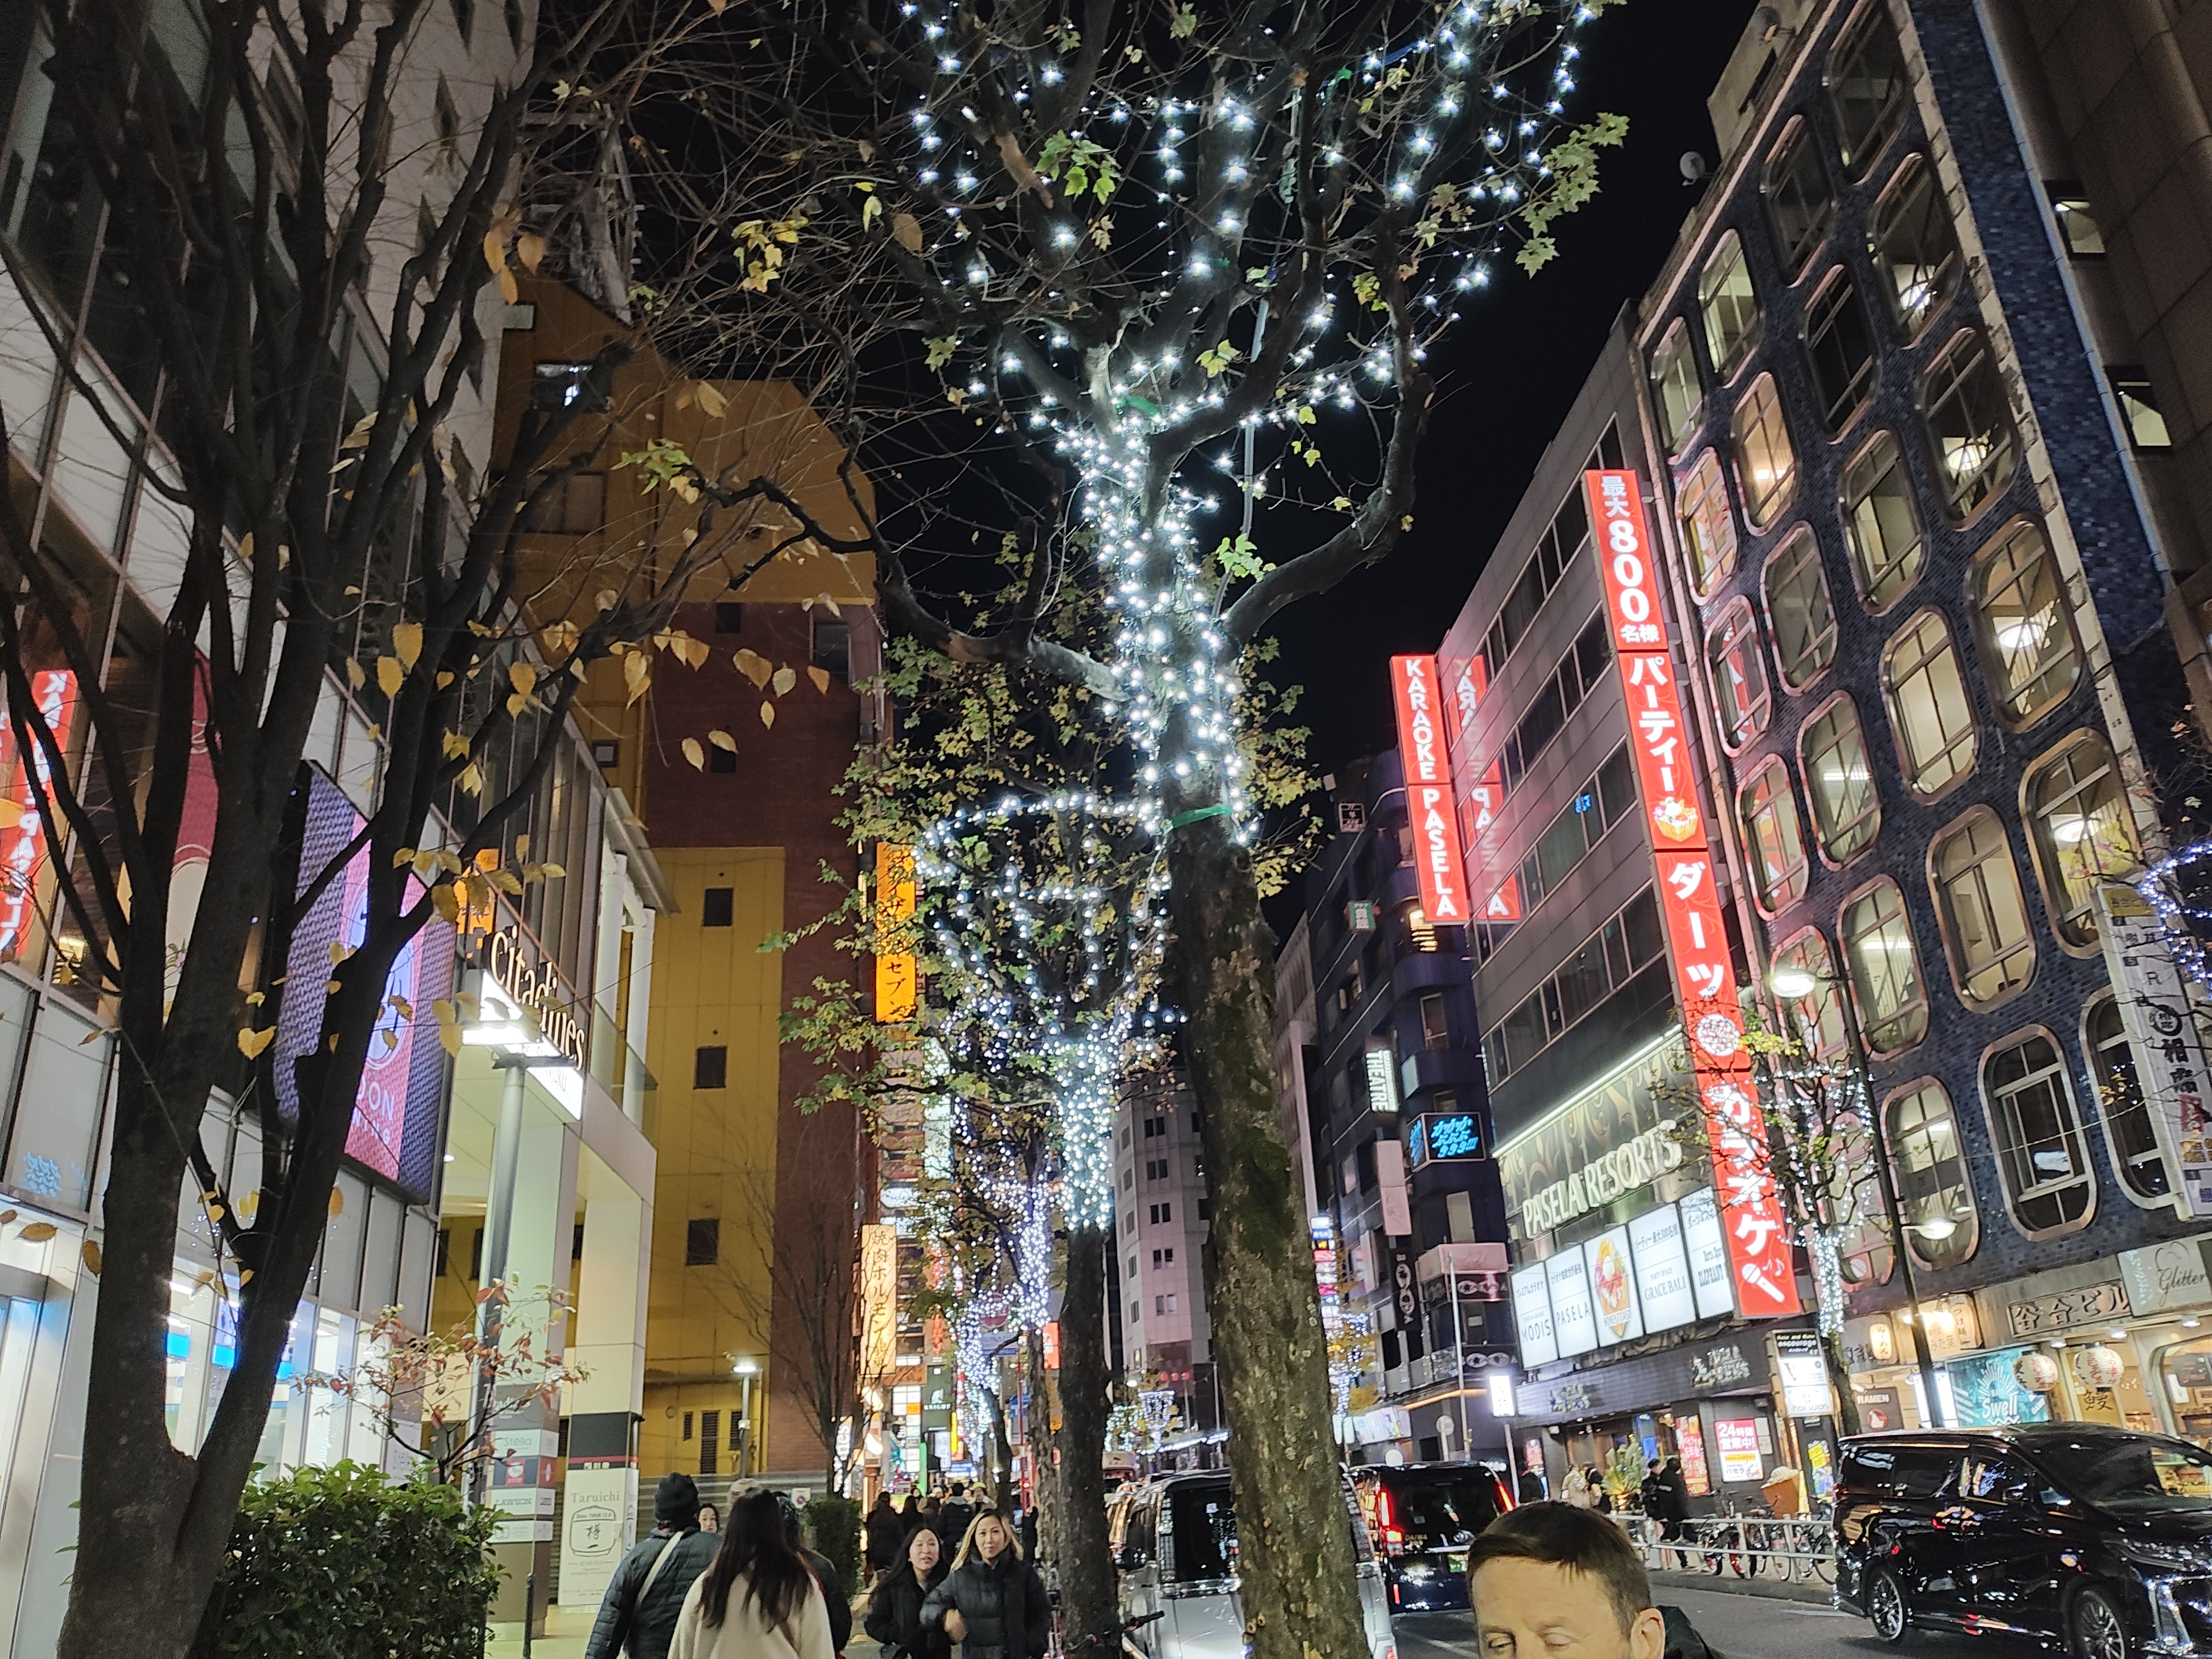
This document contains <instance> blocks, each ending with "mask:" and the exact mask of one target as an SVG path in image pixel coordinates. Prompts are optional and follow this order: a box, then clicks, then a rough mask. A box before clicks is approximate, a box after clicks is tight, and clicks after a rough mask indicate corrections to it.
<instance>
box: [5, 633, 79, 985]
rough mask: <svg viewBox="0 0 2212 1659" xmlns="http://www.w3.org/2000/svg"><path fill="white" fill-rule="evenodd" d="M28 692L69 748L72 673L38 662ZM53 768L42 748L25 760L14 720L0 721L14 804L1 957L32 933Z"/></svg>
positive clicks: (10, 956)
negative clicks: (44, 806) (44, 807)
mask: <svg viewBox="0 0 2212 1659" xmlns="http://www.w3.org/2000/svg"><path fill="white" fill-rule="evenodd" d="M30 680H31V697H32V700H33V702H36V703H37V704H38V706H39V714H40V717H41V718H43V719H44V720H45V721H46V729H47V730H48V731H49V732H52V733H53V738H54V746H55V747H56V748H58V749H59V750H61V751H62V753H64V755H66V754H67V753H69V748H70V737H71V735H72V732H73V731H74V728H75V726H76V675H75V674H72V673H70V671H68V670H67V669H65V668H42V669H40V670H38V671H36V672H34V673H33V674H32V675H31V677H30ZM51 776H52V772H51V770H50V769H49V767H48V764H47V761H46V754H45V753H44V751H43V750H41V751H40V752H38V753H36V754H33V756H32V757H30V764H29V765H25V764H24V763H23V757H22V756H21V754H20V753H18V752H17V750H16V747H15V725H14V722H12V721H9V722H7V723H5V724H4V725H0V780H4V782H0V798H4V799H6V800H7V802H8V803H9V805H11V806H13V807H15V822H14V823H11V824H9V826H8V827H7V828H6V829H0V871H4V872H5V879H4V882H0V960H4V961H10V962H12V961H13V960H15V957H16V956H18V955H19V954H20V953H21V951H22V949H23V945H24V942H25V940H26V939H27V938H28V937H29V934H30V931H31V929H30V924H31V921H32V919H33V915H34V910H33V907H34V906H35V905H36V904H37V903H38V902H39V891H38V889H39V876H40V872H41V871H42V870H44V868H45V867H46V823H45V821H44V820H43V819H42V818H41V817H40V816H39V803H40V800H41V799H43V798H44V797H45V795H46V785H47V781H48V780H49V778H50V777H51Z"/></svg>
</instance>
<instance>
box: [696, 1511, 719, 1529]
mask: <svg viewBox="0 0 2212 1659" xmlns="http://www.w3.org/2000/svg"><path fill="white" fill-rule="evenodd" d="M721 1529H722V1512H721V1510H718V1509H716V1508H715V1507H714V1505H713V1504H700V1505H699V1530H700V1531H701V1532H720V1531H721Z"/></svg>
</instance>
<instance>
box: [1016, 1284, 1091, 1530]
mask: <svg viewBox="0 0 2212 1659" xmlns="http://www.w3.org/2000/svg"><path fill="white" fill-rule="evenodd" d="M1062 1328H1063V1329H1065V1321H1064V1319H1063V1322H1062ZM1029 1373H1030V1406H1029V1413H1028V1415H1027V1419H1026V1427H1027V1430H1028V1437H1029V1443H1030V1503H1031V1504H1035V1505H1036V1512H1037V1520H1036V1540H1037V1557H1038V1559H1040V1560H1044V1561H1057V1560H1059V1559H1060V1470H1059V1468H1057V1467H1056V1466H1055V1465H1054V1462H1053V1441H1052V1384H1051V1383H1050V1382H1049V1381H1048V1379H1047V1377H1046V1375H1045V1369H1044V1333H1043V1332H1042V1331H1031V1332H1030V1334H1029ZM1101 1481H1102V1484H1103V1476H1102V1477H1101Z"/></svg>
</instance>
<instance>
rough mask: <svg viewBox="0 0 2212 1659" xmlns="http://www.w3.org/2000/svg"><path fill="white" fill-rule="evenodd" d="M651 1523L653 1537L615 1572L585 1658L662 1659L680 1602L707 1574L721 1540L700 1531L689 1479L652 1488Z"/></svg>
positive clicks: (677, 1477)
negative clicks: (664, 1556) (705, 1573)
mask: <svg viewBox="0 0 2212 1659" xmlns="http://www.w3.org/2000/svg"><path fill="white" fill-rule="evenodd" d="M720 1542H721V1540H720V1536H719V1535H718V1534H714V1533H711V1532H702V1531H700V1530H699V1486H698V1483H697V1482H696V1481H695V1480H692V1479H691V1477H690V1475H688V1474H665V1475H663V1476H662V1477H661V1478H660V1484H659V1486H656V1487H655V1488H653V1531H652V1534H650V1535H649V1536H647V1537H644V1538H641V1539H639V1540H638V1541H637V1544H636V1547H635V1548H633V1549H632V1550H631V1551H630V1553H629V1554H628V1555H626V1556H624V1557H623V1563H622V1565H620V1566H618V1567H617V1568H616V1569H615V1576H614V1579H613V1582H612V1583H609V1584H608V1586H607V1595H606V1599H605V1601H602V1602H600V1604H599V1621H598V1622H597V1623H596V1624H594V1625H593V1626H592V1639H591V1640H590V1641H589V1642H587V1643H586V1644H585V1645H584V1659H617V1656H618V1655H621V1654H623V1653H624V1652H627V1653H628V1654H629V1659H667V1654H668V1643H669V1638H671V1636H672V1635H673V1634H674V1633H675V1630H676V1615H677V1614H678V1613H681V1612H682V1611H683V1610H684V1597H685V1596H686V1595H690V1592H691V1586H692V1585H693V1584H695V1583H697V1582H698V1578H699V1575H700V1574H701V1573H702V1572H704V1571H707V1564H708V1562H710V1561H712V1560H713V1559H714V1551H715V1549H716V1548H717V1547H719V1546H720ZM663 1553H668V1559H666V1560H665V1561H663V1560H662V1559H661V1557H662V1555H663ZM648 1580H649V1581H650V1582H649V1583H648V1582H647V1581H648Z"/></svg>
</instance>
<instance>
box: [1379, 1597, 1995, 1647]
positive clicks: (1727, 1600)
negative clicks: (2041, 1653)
mask: <svg viewBox="0 0 2212 1659" xmlns="http://www.w3.org/2000/svg"><path fill="white" fill-rule="evenodd" d="M1658 1598H1659V1600H1660V1601H1662V1602H1663V1603H1665V1604H1666V1605H1668V1606H1669V1607H1680V1608H1681V1609H1682V1611H1683V1612H1684V1613H1687V1614H1689V1616H1690V1622H1691V1623H1692V1624H1693V1625H1695V1626H1697V1627H1698V1633H1699V1635H1701V1636H1703V1637H1704V1638H1705V1640H1706V1642H1707V1643H1708V1644H1711V1647H1712V1649H1713V1650H1714V1652H1715V1654H1716V1655H1724V1656H1726V1659H1875V1656H1876V1655H1886V1654H1891V1653H1894V1652H1900V1651H1901V1653H1902V1654H1903V1655H1904V1656H1905V1659H1968V1656H1974V1659H2033V1656H2034V1655H2035V1654H2036V1652H2037V1651H2038V1650H2037V1649H2036V1648H2035V1647H2034V1646H2033V1644H2029V1643H2026V1642H2014V1641H2007V1640H2005V1639H2003V1638H1998V1637H1993V1636H1987V1637H1972V1636H1948V1635H1939V1634H1937V1633H1936V1632H1930V1631H1915V1632H1912V1634H1911V1635H1910V1636H1908V1637H1906V1638H1905V1645H1904V1647H1903V1649H1902V1650H1894V1649H1890V1648H1887V1647H1884V1646H1883V1645H1882V1644H1881V1643H1880V1642H1877V1641H1875V1638H1874V1635H1873V1633H1872V1632H1871V1631H1869V1628H1868V1626H1867V1623H1866V1621H1865V1620H1863V1619H1857V1618H1854V1617H1852V1616H1851V1615H1850V1614H1849V1613H1838V1612H1836V1611H1835V1610H1834V1609H1833V1608H1832V1607H1814V1606H1811V1605H1809V1604H1808V1603H1806V1602H1802V1601H1772V1600H1769V1599H1766V1598H1765V1597H1761V1596H1755V1595H1731V1594H1729V1592H1728V1591H1725V1590H1709V1589H1684V1588H1680V1587H1678V1586H1676V1585H1673V1584H1669V1585H1667V1586H1666V1587H1665V1588H1663V1589H1660V1590H1659V1591H1658ZM1396 1629H1397V1634H1398V1659H1476V1650H1475V1645H1474V1619H1473V1616H1472V1615H1471V1614H1468V1613H1409V1614H1407V1616H1406V1617H1404V1618H1402V1619H1400V1620H1397V1621H1396Z"/></svg>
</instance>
